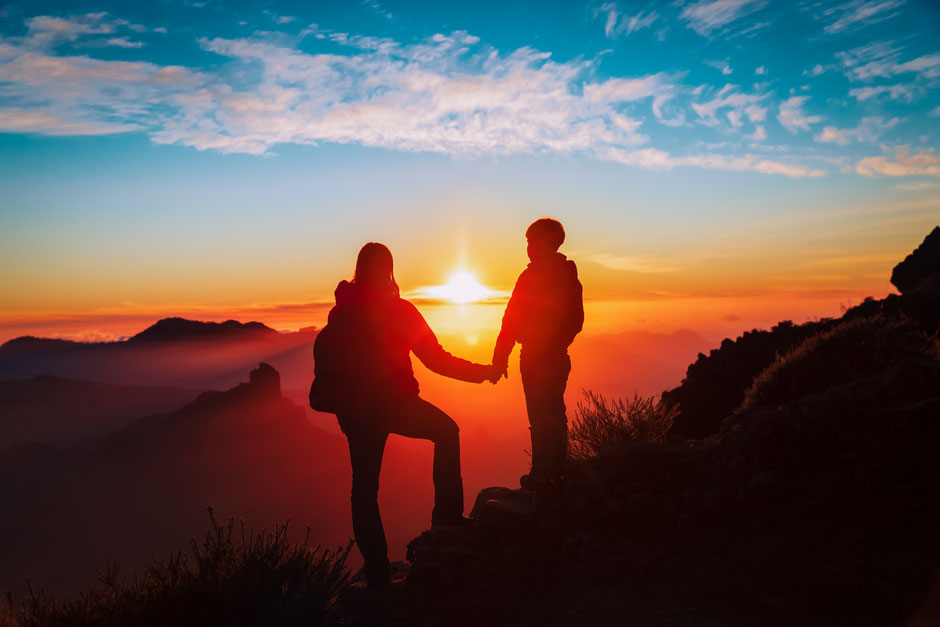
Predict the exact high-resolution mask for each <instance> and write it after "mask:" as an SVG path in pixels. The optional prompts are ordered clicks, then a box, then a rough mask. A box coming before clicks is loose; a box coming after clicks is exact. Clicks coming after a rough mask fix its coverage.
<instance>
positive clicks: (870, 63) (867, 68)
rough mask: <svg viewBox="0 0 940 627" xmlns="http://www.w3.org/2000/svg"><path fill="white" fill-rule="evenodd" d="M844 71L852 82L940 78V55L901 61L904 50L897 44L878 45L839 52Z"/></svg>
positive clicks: (885, 43)
mask: <svg viewBox="0 0 940 627" xmlns="http://www.w3.org/2000/svg"><path fill="white" fill-rule="evenodd" d="M836 57H838V59H839V60H840V61H841V64H842V69H843V71H844V73H845V75H846V77H848V79H849V80H852V81H864V80H871V79H874V78H890V77H892V76H898V75H900V74H910V73H914V74H917V75H918V76H919V77H920V78H926V79H934V78H937V77H940V52H935V53H933V54H928V55H923V56H919V57H915V58H914V59H911V60H909V61H904V62H902V61H901V50H899V49H898V48H895V47H894V42H885V41H881V42H875V43H872V44H867V45H865V46H860V47H858V48H853V49H851V50H847V51H845V52H838V53H836Z"/></svg>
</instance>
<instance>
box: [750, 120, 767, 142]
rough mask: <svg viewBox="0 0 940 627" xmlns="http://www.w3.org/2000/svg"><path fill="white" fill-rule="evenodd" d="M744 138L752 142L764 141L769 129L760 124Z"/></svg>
mask: <svg viewBox="0 0 940 627" xmlns="http://www.w3.org/2000/svg"><path fill="white" fill-rule="evenodd" d="M744 138H745V139H747V140H748V141H752V142H762V141H764V140H765V139H767V131H766V130H764V127H763V126H762V125H760V124H758V125H757V128H755V129H754V132H753V133H751V134H750V135H745V136H744Z"/></svg>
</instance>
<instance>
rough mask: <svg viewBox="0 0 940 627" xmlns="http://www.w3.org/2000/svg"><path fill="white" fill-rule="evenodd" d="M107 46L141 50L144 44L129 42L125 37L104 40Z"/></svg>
mask: <svg viewBox="0 0 940 627" xmlns="http://www.w3.org/2000/svg"><path fill="white" fill-rule="evenodd" d="M104 43H105V45H107V46H117V47H118V48H143V46H144V42H142V41H131V40H130V39H128V38H127V37H111V38H110V39H106V40H105V42H104Z"/></svg>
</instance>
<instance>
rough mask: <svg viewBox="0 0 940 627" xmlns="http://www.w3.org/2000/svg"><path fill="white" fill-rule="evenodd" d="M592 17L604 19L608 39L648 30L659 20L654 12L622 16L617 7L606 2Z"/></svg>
mask: <svg viewBox="0 0 940 627" xmlns="http://www.w3.org/2000/svg"><path fill="white" fill-rule="evenodd" d="M594 16H595V17H598V16H603V17H604V34H605V35H606V36H607V37H608V38H610V39H616V38H617V37H619V36H620V35H629V34H630V33H634V32H636V31H638V30H642V29H644V28H649V27H650V26H652V25H653V23H654V22H655V21H656V20H657V19H659V14H658V13H657V12H656V11H650V12H649V13H644V12H643V11H640V12H639V13H637V14H636V15H624V14H623V13H622V12H621V10H620V9H619V7H618V6H617V5H616V4H614V3H612V2H608V3H605V4H602V5H601V6H600V7H598V8H597V9H595V11H594Z"/></svg>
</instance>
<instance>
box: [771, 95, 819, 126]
mask: <svg viewBox="0 0 940 627" xmlns="http://www.w3.org/2000/svg"><path fill="white" fill-rule="evenodd" d="M807 100H809V96H792V97H790V98H787V99H786V100H784V101H783V102H781V103H780V112H779V114H778V115H777V120H779V121H780V123H781V124H783V126H784V128H786V129H787V130H788V131H790V132H791V133H795V132H797V131H798V130H804V131H808V130H809V126H810V124H817V123H819V122H821V121H822V118H821V117H820V116H818V115H806V114H805V113H803V104H804V103H805V102H806V101H807Z"/></svg>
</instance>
